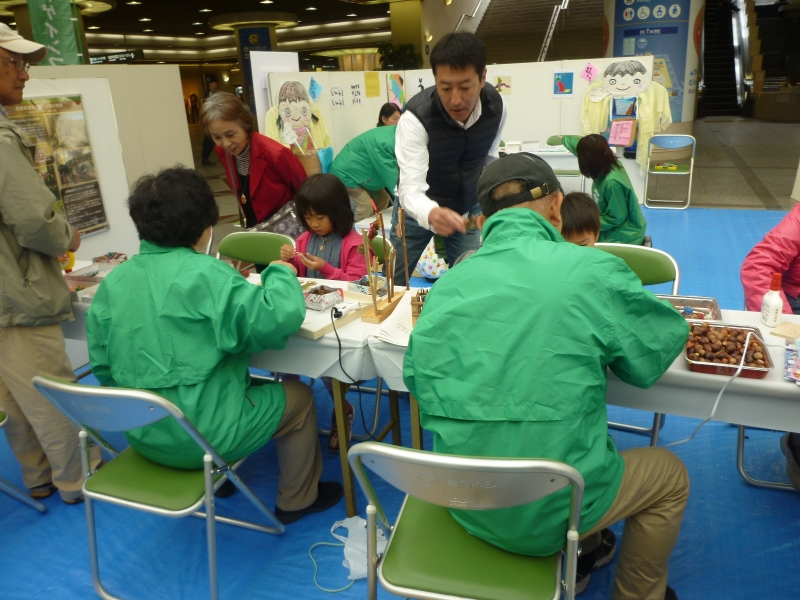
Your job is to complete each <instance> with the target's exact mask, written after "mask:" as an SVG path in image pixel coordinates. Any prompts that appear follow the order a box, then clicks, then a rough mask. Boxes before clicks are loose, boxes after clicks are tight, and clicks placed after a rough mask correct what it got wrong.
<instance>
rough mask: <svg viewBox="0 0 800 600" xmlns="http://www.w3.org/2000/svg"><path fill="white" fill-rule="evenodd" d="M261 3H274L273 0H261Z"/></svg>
mask: <svg viewBox="0 0 800 600" xmlns="http://www.w3.org/2000/svg"><path fill="white" fill-rule="evenodd" d="M261 4H272V0H261Z"/></svg>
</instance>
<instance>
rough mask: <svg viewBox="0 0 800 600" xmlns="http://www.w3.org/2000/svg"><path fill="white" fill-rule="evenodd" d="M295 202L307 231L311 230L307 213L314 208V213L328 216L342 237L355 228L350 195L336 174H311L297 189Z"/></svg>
mask: <svg viewBox="0 0 800 600" xmlns="http://www.w3.org/2000/svg"><path fill="white" fill-rule="evenodd" d="M294 203H295V205H296V206H297V218H298V220H299V221H300V225H302V226H303V228H304V229H305V230H306V231H311V228H310V227H309V226H308V223H307V222H306V215H307V214H309V213H310V212H311V211H312V210H313V211H314V214H317V215H325V216H326V217H328V218H329V219H330V220H331V225H333V230H334V231H335V232H336V233H338V234H339V235H340V236H342V237H345V236H346V235H347V234H348V233H350V231H351V230H352V229H353V224H354V223H355V218H354V216H353V209H352V208H350V195H349V194H348V193H347V188H346V187H344V184H343V183H342V180H341V179H339V178H338V177H337V176H336V175H331V174H330V173H326V174H322V173H317V174H316V175H311V176H310V177H309V178H308V179H306V180H305V181H304V182H303V184H302V185H301V186H300V189H299V190H297V193H296V194H295V195H294Z"/></svg>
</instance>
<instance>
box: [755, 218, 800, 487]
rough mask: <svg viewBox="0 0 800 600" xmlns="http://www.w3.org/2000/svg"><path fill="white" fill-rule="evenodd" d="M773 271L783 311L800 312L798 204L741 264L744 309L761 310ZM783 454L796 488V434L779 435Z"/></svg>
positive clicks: (799, 459) (799, 457) (799, 466)
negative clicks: (778, 284) (777, 280)
mask: <svg viewBox="0 0 800 600" xmlns="http://www.w3.org/2000/svg"><path fill="white" fill-rule="evenodd" d="M773 273H781V275H782V276H783V277H782V279H781V288H782V289H781V299H782V300H783V312H784V313H785V314H800V298H798V296H800V203H798V204H795V205H794V208H792V210H790V211H789V213H788V214H787V215H786V216H785V217H784V218H783V220H782V221H781V222H780V223H778V224H777V225H776V226H775V228H774V229H773V230H772V231H770V232H769V233H768V234H767V235H765V236H764V239H763V240H761V241H760V242H758V243H757V244H756V245H755V247H754V248H753V249H752V250H750V253H749V254H748V255H747V256H746V257H745V259H744V262H743V263H742V270H741V278H742V287H743V288H744V302H745V305H746V306H747V310H755V311H760V310H761V301H762V300H763V298H764V294H766V293H767V291H769V284H770V281H771V280H772V274H773ZM781 451H782V452H783V454H784V455H785V456H786V476H787V477H788V478H789V481H790V482H791V484H792V485H793V486H794V487H795V488H796V489H797V490H800V434H797V433H786V434H784V435H783V437H781Z"/></svg>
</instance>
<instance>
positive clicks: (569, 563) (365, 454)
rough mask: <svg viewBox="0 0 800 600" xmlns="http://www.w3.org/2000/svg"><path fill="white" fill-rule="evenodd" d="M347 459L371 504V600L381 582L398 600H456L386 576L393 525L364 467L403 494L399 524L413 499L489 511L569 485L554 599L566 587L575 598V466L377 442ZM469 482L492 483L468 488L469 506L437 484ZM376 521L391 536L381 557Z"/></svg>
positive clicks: (578, 494)
mask: <svg viewBox="0 0 800 600" xmlns="http://www.w3.org/2000/svg"><path fill="white" fill-rule="evenodd" d="M348 460H349V462H350V466H351V467H352V469H353V472H354V473H355V476H356V478H357V479H358V483H359V485H360V486H361V489H362V491H363V492H364V494H365V495H366V497H367V501H368V503H369V505H368V506H367V559H368V565H369V566H368V573H367V590H368V594H367V597H368V598H369V599H370V600H375V599H376V598H377V582H378V580H380V582H381V585H382V586H383V587H384V588H385V589H386V590H387V591H389V592H391V593H392V594H396V595H399V596H411V597H414V598H423V599H430V600H457V597H455V596H450V595H443V594H439V593H434V592H426V591H424V590H414V589H407V588H401V587H397V586H394V585H392V584H391V583H389V582H388V581H386V579H385V578H384V577H383V572H382V566H383V558H384V556H385V555H387V554H388V553H389V552H390V550H391V546H392V539H393V537H394V527H395V525H392V524H391V523H390V522H389V520H388V518H387V517H386V513H385V512H384V510H383V506H382V505H381V503H380V500H379V499H378V497H377V495H376V494H375V489H374V488H373V486H372V482H371V481H370V478H369V475H368V474H367V470H366V469H365V466H366V467H369V469H370V470H371V471H373V472H374V473H375V474H376V475H378V476H379V477H380V478H381V479H383V480H385V481H386V482H387V483H389V484H390V485H392V486H393V487H396V488H398V489H400V490H401V491H403V492H405V494H406V499H405V500H404V501H403V507H402V508H401V509H400V513H399V514H398V517H397V522H399V521H400V518H401V516H402V514H403V509H404V508H405V503H406V501H407V500H408V496H409V495H410V496H414V497H415V498H419V499H420V500H422V501H424V502H428V503H430V504H436V505H439V506H444V507H450V506H454V507H457V508H460V509H464V510H487V509H495V508H508V507H512V506H520V505H523V504H529V503H531V502H535V501H536V500H539V499H541V498H543V497H545V496H548V495H550V494H552V493H554V492H557V491H559V490H561V489H563V488H565V487H567V486H570V487H571V497H570V509H569V518H568V531H567V535H566V540H565V542H566V543H565V549H564V550H563V551H562V554H566V569H565V573H564V575H563V577H562V576H561V571H562V558H561V556H559V560H558V568H557V580H556V582H555V584H556V585H555V589H556V593H555V595H554V599H557V598H560V597H561V591H562V589H563V591H564V593H565V596H566V598H567V600H573V599H574V598H575V576H576V570H577V563H578V553H579V549H578V546H579V544H578V540H579V525H580V516H581V506H582V503H583V492H584V482H583V477H582V476H581V474H580V473H579V472H578V471H577V470H575V469H574V468H573V467H571V466H569V465H567V464H564V463H561V462H558V461H553V460H540V459H521V458H520V459H517V458H503V459H501V458H482V457H469V456H454V455H444V454H435V453H433V452H425V451H423V450H411V449H408V448H401V447H397V446H388V445H386V444H378V443H375V442H364V443H363V444H358V445H356V446H353V447H352V448H350V452H349V454H348ZM465 479H466V480H468V481H484V482H486V481H488V482H491V483H492V484H494V485H486V486H478V487H472V488H470V492H471V496H472V500H473V501H472V503H471V505H470V506H463V505H461V504H459V505H458V506H456V505H455V504H452V505H451V503H450V501H449V498H450V495H448V494H442V492H441V488H440V487H438V486H436V485H435V482H436V481H437V480H438V481H448V480H456V481H460V480H465ZM378 521H380V525H381V526H382V527H383V529H385V531H386V532H388V533H389V534H390V536H389V541H388V545H387V546H386V550H385V552H384V554H383V555H378V554H377V527H378ZM559 580H560V582H559ZM559 583H560V584H561V585H560V586H559V585H558V584H559Z"/></svg>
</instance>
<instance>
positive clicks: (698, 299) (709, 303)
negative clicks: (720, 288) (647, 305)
mask: <svg viewBox="0 0 800 600" xmlns="http://www.w3.org/2000/svg"><path fill="white" fill-rule="evenodd" d="M656 297H657V298H661V299H662V300H666V301H667V302H669V303H670V304H672V306H674V307H675V309H676V310H677V311H678V312H679V313H681V314H683V309H684V307H686V306H689V307H691V308H692V310H694V311H695V312H701V313H703V314H704V315H705V318H703V319H697V320H698V321H706V322H709V323H712V322H716V321H721V320H722V311H721V310H720V308H719V302H717V301H716V300H715V299H714V298H703V297H702V296H668V295H664V294H657V295H656ZM683 316H684V317H686V319H687V320H689V319H693V318H695V317H691V316H686V315H683Z"/></svg>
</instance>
